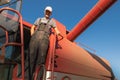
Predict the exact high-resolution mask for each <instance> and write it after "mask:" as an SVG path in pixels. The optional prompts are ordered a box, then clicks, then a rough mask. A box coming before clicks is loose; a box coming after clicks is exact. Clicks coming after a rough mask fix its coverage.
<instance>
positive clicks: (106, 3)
mask: <svg viewBox="0 0 120 80" xmlns="http://www.w3.org/2000/svg"><path fill="white" fill-rule="evenodd" d="M115 1H116V0H99V1H98V3H97V4H96V5H95V6H94V7H93V8H92V9H91V10H90V11H89V12H88V13H87V14H86V15H85V17H84V18H83V19H82V20H80V22H79V23H78V24H77V25H76V26H75V27H74V28H73V29H72V30H71V31H70V33H69V34H68V35H67V38H68V39H69V40H70V41H74V40H75V39H76V38H77V37H78V36H79V35H80V34H81V33H82V32H83V31H85V30H86V29H87V28H88V27H89V26H90V25H91V24H92V23H93V22H94V21H95V20H96V19H97V18H98V17H99V16H100V15H102V14H103V13H104V12H105V11H106V10H107V9H108V8H109V7H110V6H111V5H112V4H113V3H114V2H115Z"/></svg>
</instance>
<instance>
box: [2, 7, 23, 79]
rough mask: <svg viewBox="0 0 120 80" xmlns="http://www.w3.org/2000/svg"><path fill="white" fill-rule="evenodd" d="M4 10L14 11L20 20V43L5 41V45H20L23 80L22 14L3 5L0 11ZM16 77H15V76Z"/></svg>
mask: <svg viewBox="0 0 120 80" xmlns="http://www.w3.org/2000/svg"><path fill="white" fill-rule="evenodd" d="M4 10H10V11H13V12H15V13H16V14H17V15H18V16H19V22H20V38H21V45H20V44H19V43H18V44H17V43H8V42H7V43H6V44H5V46H6V45H19V46H21V58H22V60H21V63H22V80H24V75H25V72H24V39H23V38H24V37H23V34H24V33H23V23H22V15H21V14H20V13H19V12H18V11H17V10H14V9H12V8H9V7H4V8H1V9H0V13H1V12H2V11H4ZM7 37H8V34H7ZM16 79H17V78H16Z"/></svg>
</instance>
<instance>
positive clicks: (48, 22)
mask: <svg viewBox="0 0 120 80" xmlns="http://www.w3.org/2000/svg"><path fill="white" fill-rule="evenodd" d="M51 14H52V7H50V6H47V7H46V8H45V10H44V17H43V18H38V19H37V20H36V21H35V23H34V25H33V26H32V27H31V40H30V45H29V51H30V67H31V68H30V72H31V75H30V76H33V73H34V72H35V68H36V66H39V65H41V64H45V60H46V54H47V50H48V45H49V36H50V28H54V29H55V31H56V34H57V35H60V32H59V30H58V29H57V27H56V23H55V22H54V20H53V19H50V16H51ZM35 28H36V30H35Z"/></svg>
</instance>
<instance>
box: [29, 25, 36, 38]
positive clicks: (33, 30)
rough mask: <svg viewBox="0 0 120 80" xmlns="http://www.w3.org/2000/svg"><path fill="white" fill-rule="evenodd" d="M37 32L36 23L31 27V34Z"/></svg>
mask: <svg viewBox="0 0 120 80" xmlns="http://www.w3.org/2000/svg"><path fill="white" fill-rule="evenodd" d="M34 32H35V25H33V26H32V27H31V29H30V34H31V36H32V35H33V33H34Z"/></svg>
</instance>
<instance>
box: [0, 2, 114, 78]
mask: <svg viewBox="0 0 120 80" xmlns="http://www.w3.org/2000/svg"><path fill="white" fill-rule="evenodd" d="M114 2H116V0H98V2H97V3H96V5H95V6H94V7H93V8H92V9H91V10H90V11H89V12H88V13H87V14H86V15H85V17H84V18H83V19H82V20H80V22H79V23H78V24H77V25H76V26H75V27H74V28H73V29H72V30H71V31H67V29H66V27H65V26H64V25H63V24H61V23H60V22H59V21H57V20H56V19H54V20H55V21H56V24H57V27H58V29H59V30H60V32H61V33H62V35H63V37H64V38H62V37H60V36H58V39H56V35H55V34H54V33H55V32H54V30H52V33H51V36H50V44H49V49H48V56H47V59H46V64H45V67H37V68H36V72H35V77H34V80H38V79H37V78H38V77H39V76H41V77H42V79H41V80H115V76H114V73H113V72H112V69H111V67H110V64H109V62H108V61H107V60H105V59H103V58H101V57H98V56H97V55H95V54H93V53H91V52H90V51H88V50H86V49H84V48H82V47H80V46H78V45H77V44H76V43H75V42H74V40H75V39H76V38H77V37H78V36H80V35H81V34H82V32H84V31H85V30H86V29H87V28H88V27H89V26H90V25H91V24H92V23H93V22H94V21H95V20H96V19H97V18H98V17H100V16H101V15H102V14H103V13H104V12H105V11H106V10H107V9H108V8H109V7H110V6H111V5H112V4H113V3H114ZM21 3H22V0H11V1H10V0H0V5H2V7H1V9H0V80H25V70H26V68H25V65H24V64H25V60H26V56H27V54H28V45H29V40H30V28H31V26H32V24H30V23H28V22H26V21H24V20H23V19H22V15H21V14H20V10H21V6H22V5H21ZM13 5H14V6H15V7H14V6H13ZM6 6H7V7H6ZM13 7H14V8H13ZM39 73H42V75H39Z"/></svg>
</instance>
